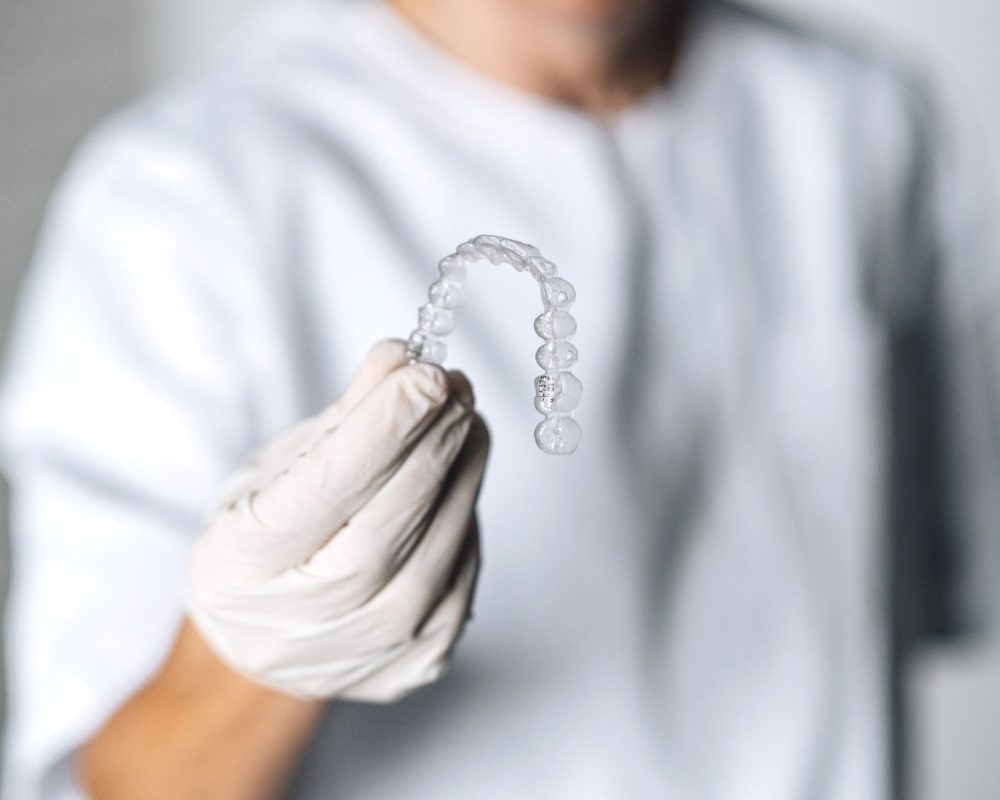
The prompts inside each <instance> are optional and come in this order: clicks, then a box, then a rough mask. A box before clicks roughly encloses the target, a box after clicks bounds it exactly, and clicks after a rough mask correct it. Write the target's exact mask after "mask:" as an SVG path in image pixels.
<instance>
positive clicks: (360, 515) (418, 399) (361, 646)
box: [187, 341, 488, 702]
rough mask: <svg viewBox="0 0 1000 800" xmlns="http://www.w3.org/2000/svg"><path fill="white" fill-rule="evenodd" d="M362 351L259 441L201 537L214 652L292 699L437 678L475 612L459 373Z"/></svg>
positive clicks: (481, 459) (484, 446) (471, 451)
mask: <svg viewBox="0 0 1000 800" xmlns="http://www.w3.org/2000/svg"><path fill="white" fill-rule="evenodd" d="M404 352H405V348H404V345H403V343H402V342H397V341H386V342H381V343H379V344H378V345H376V346H375V347H374V348H373V349H372V351H371V352H370V353H369V355H368V356H367V358H366V359H365V361H364V363H363V364H362V366H361V368H360V369H359V371H358V373H357V375H356V376H355V378H354V380H353V382H352V383H351V385H350V387H349V388H348V390H347V391H346V392H345V394H344V395H343V396H342V397H341V398H340V399H339V400H338V401H336V402H335V403H334V404H333V405H331V406H330V407H328V408H327V409H326V410H325V411H323V412H322V413H321V414H319V415H318V416H317V417H314V418H312V419H308V420H305V421H304V422H302V423H299V424H298V425H296V426H293V427H292V428H290V429H288V430H287V431H285V432H284V433H282V434H279V435H278V436H277V437H276V438H274V439H272V440H271V441H270V442H268V443H267V444H265V445H264V446H263V447H262V448H261V449H260V450H259V451H258V452H257V453H256V454H255V455H254V456H253V457H252V458H251V459H250V460H249V462H248V463H247V464H246V465H245V466H244V467H243V468H242V469H241V470H240V471H239V472H237V474H236V475H234V476H233V478H232V479H231V480H230V482H229V483H228V484H227V486H226V487H225V489H224V491H223V493H222V497H221V502H220V503H219V508H218V510H217V512H216V514H215V516H214V518H212V519H211V521H210V523H209V524H208V526H207V528H206V529H205V530H204V532H203V533H202V535H201V536H200V537H199V539H198V540H197V541H196V543H195V545H194V549H193V554H192V558H191V563H190V569H189V574H188V592H187V600H188V609H189V614H190V617H191V619H192V621H193V622H194V624H195V626H196V627H197V629H198V630H199V631H200V633H201V635H202V636H203V638H204V639H205V640H206V641H207V642H208V644H209V645H210V646H211V647H212V649H213V650H214V651H215V652H216V653H217V654H218V655H219V656H220V657H221V658H222V659H223V660H224V661H226V662H228V663H229V664H230V666H232V667H233V668H235V669H236V670H238V671H240V672H242V673H244V674H246V675H248V676H250V677H251V678H253V679H255V680H256V681H258V682H260V683H263V684H265V685H269V686H272V687H274V688H277V689H279V690H282V691H285V692H288V693H290V694H294V695H298V696H301V697H311V698H333V697H339V698H348V699H353V700H369V701H378V702H387V701H391V700H394V699H397V698H399V697H401V696H403V695H405V694H407V693H408V692H410V691H412V690H414V689H416V688H418V687H420V686H423V685H425V684H427V683H430V682H432V681H434V680H436V679H437V678H438V677H439V676H440V675H441V673H442V672H443V671H444V669H445V667H446V664H447V659H448V655H449V652H450V650H451V647H452V645H453V643H454V641H455V639H456V638H457V637H458V635H459V633H460V632H461V629H462V626H463V624H464V622H465V620H466V618H467V617H468V612H469V607H470V603H471V599H472V592H473V586H474V583H475V580H476V574H477V570H478V565H479V540H478V530H477V527H476V520H475V512H474V509H475V502H476V497H477V494H478V492H479V485H480V481H481V479H482V475H483V469H484V466H485V462H486V455H487V450H488V438H487V435H486V428H485V425H484V424H483V422H482V420H481V419H480V418H479V417H478V416H477V415H476V414H475V413H474V412H473V411H472V392H471V388H470V387H469V384H468V382H467V381H466V380H465V378H464V377H463V376H461V375H460V374H459V373H455V372H451V373H445V372H444V371H443V370H442V369H441V368H440V367H437V366H434V365H430V364H415V365H408V364H406V363H405V357H404Z"/></svg>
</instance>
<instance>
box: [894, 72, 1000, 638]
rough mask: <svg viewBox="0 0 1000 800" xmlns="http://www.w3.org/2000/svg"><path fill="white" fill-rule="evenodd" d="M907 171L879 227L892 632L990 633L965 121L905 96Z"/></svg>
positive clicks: (981, 371) (997, 401)
mask: <svg viewBox="0 0 1000 800" xmlns="http://www.w3.org/2000/svg"><path fill="white" fill-rule="evenodd" d="M902 95H903V105H904V107H905V109H906V111H905V115H904V116H905V122H904V130H903V131H902V133H901V135H900V140H901V141H902V142H903V147H902V148H901V149H902V150H903V151H904V152H905V154H906V155H905V163H906V169H905V170H903V171H902V174H903V177H902V178H901V179H900V181H899V183H898V185H897V189H898V193H896V194H895V201H894V205H895V207H896V208H897V209H898V216H897V219H898V220H899V221H900V223H899V224H898V226H897V225H891V226H889V227H890V229H891V230H892V231H893V234H894V239H895V240H896V242H897V244H896V245H894V246H893V249H894V251H895V255H896V256H897V257H896V258H894V259H893V261H894V263H896V264H897V265H898V266H897V268H896V269H895V270H894V274H895V279H894V283H895V287H894V289H893V296H894V297H895V299H896V300H897V301H898V302H897V305H896V312H897V313H896V315H895V325H894V328H893V329H894V336H893V340H892V343H891V344H892V348H891V350H892V377H893V381H892V383H893V391H892V400H891V402H892V411H893V414H894V452H893V456H894V461H893V464H892V467H893V480H894V486H893V489H894V491H893V504H892V506H893V507H892V518H893V521H894V523H895V524H894V526H893V527H894V541H893V555H894V566H895V567H896V576H895V587H894V588H895V592H894V600H895V603H894V606H895V607H894V617H895V625H896V627H897V629H898V630H899V632H900V634H901V636H902V638H904V639H910V640H912V639H914V638H919V637H921V636H927V635H956V634H970V633H980V634H981V633H987V632H993V633H995V632H1000V269H998V267H1000V265H998V262H997V260H996V255H995V242H993V240H992V234H993V230H992V225H991V224H990V215H989V209H990V204H989V203H988V201H987V197H986V192H985V191H984V188H983V187H984V186H985V184H986V183H987V177H988V170H987V168H986V166H985V159H983V158H981V157H979V156H980V154H981V153H982V147H981V146H980V144H979V142H978V141H977V138H976V135H975V132H974V130H973V128H972V127H971V126H967V125H966V124H965V121H966V120H967V119H969V118H970V115H968V114H967V113H965V112H964V110H962V109H960V108H954V107H951V106H950V105H948V104H945V103H943V102H942V101H941V100H940V99H938V98H936V97H934V96H933V93H932V92H931V91H929V90H928V88H927V87H926V86H923V85H921V84H919V83H917V82H909V83H907V84H906V86H905V88H904V90H903V92H902Z"/></svg>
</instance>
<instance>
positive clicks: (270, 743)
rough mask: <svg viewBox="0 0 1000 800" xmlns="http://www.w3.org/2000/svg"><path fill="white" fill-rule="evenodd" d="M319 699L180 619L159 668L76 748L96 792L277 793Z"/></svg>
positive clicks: (250, 796) (106, 796) (98, 796)
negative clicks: (235, 661) (262, 673)
mask: <svg viewBox="0 0 1000 800" xmlns="http://www.w3.org/2000/svg"><path fill="white" fill-rule="evenodd" d="M324 707H325V704H323V703H321V702H318V701H310V700H300V699H298V698H294V697H291V696H289V695H285V694H282V693H280V692H276V691H274V690H272V689H268V688H265V687H263V686H260V685H258V684H256V683H254V682H252V681H250V680H248V679H247V678H244V677H243V676H241V675H239V674H237V673H236V672H234V671H233V670H231V669H229V667H227V666H226V665H225V664H223V663H222V662H221V661H220V660H219V659H218V658H216V656H215V655H214V654H213V653H212V651H211V650H210V649H209V648H208V646H207V645H206V644H205V642H204V641H203V640H202V638H201V636H200V635H199V634H198V632H197V631H196V630H195V628H194V627H193V626H192V625H191V624H190V623H189V622H185V623H184V625H183V626H182V628H181V631H180V634H179V635H178V637H177V641H176V642H175V643H174V647H173V650H172V651H171V653H170V656H169V657H168V659H167V661H166V663H165V664H164V665H163V667H162V669H161V670H160V671H159V672H158V673H157V674H156V675H155V676H154V677H153V679H152V680H151V681H150V683H149V684H147V685H146V686H145V687H144V688H143V689H142V690H140V691H139V693H138V694H136V695H135V696H133V697H132V698H131V699H130V700H129V701H128V702H126V703H125V705H124V706H122V707H121V708H120V709H119V710H118V712H117V713H116V714H114V716H112V718H111V719H110V720H109V721H108V722H107V724H106V725H105V726H104V727H103V728H102V729H101V730H100V731H99V732H98V733H97V734H96V735H95V736H94V738H93V739H91V741H90V742H89V743H88V744H87V745H86V746H85V747H84V749H83V751H82V754H81V761H80V767H81V774H82V779H83V783H84V785H85V787H86V788H87V790H88V791H89V792H90V793H91V795H92V796H93V797H94V799H95V800H116V798H129V800H154V799H155V798H177V797H188V798H213V800H227V798H234V799H235V798H239V800H255V799H256V798H268V797H274V796H276V795H277V794H278V793H279V792H280V791H281V789H282V788H283V786H284V784H285V782H286V780H287V778H288V776H289V774H290V773H291V770H292V768H293V767H294V765H295V762H296V761H297V759H298V756H299V755H300V753H301V751H302V749H303V748H304V746H305V744H306V742H307V741H308V738H309V735H310V733H311V732H312V731H313V729H314V728H315V726H316V724H317V722H318V721H319V719H320V717H321V715H322V713H323V709H324Z"/></svg>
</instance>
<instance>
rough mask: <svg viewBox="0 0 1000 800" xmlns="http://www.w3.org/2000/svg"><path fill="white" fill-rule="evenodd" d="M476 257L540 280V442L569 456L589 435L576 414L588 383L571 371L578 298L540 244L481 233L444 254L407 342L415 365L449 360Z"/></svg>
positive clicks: (408, 354) (547, 450)
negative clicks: (450, 336)
mask: <svg viewBox="0 0 1000 800" xmlns="http://www.w3.org/2000/svg"><path fill="white" fill-rule="evenodd" d="M475 261H489V262H491V263H493V264H508V265H510V266H512V267H513V268H514V269H515V270H517V271H518V272H527V273H528V274H529V275H531V277H532V278H534V279H535V280H536V281H538V285H539V288H540V289H541V295H542V306H543V311H542V313H541V315H539V316H538V318H537V319H536V320H535V332H536V333H537V334H538V335H539V336H540V337H541V338H542V339H544V340H545V343H544V344H543V345H542V346H541V347H539V348H538V350H537V351H536V353H535V361H537V362H538V365H539V366H540V367H541V368H542V369H543V370H544V372H543V373H542V374H541V375H539V376H538V377H537V378H535V408H536V409H537V410H538V412H539V413H540V414H542V415H543V416H544V417H545V418H544V419H543V420H542V421H541V422H539V423H538V425H537V426H536V427H535V443H536V444H537V445H538V447H539V449H540V450H542V451H543V452H545V453H548V454H549V455H569V454H570V453H572V452H573V451H574V450H576V447H577V445H578V444H579V443H580V437H581V436H582V435H583V431H582V430H581V429H580V425H579V424H578V423H577V421H576V420H575V419H574V418H573V411H574V410H575V409H576V407H577V406H578V405H579V404H580V397H581V395H582V394H583V384H582V383H580V379H579V378H577V377H576V375H574V374H573V373H572V372H569V371H568V370H569V368H570V367H572V366H573V365H574V364H575V363H576V361H577V358H578V357H579V353H578V352H577V349H576V347H574V346H573V344H571V343H570V341H569V340H570V339H571V338H572V337H573V334H574V333H576V320H575V319H574V318H573V316H572V315H571V314H570V313H569V311H568V310H567V309H569V308H570V307H571V306H572V305H573V302H574V301H575V300H576V290H575V289H574V288H573V284H571V283H570V282H569V281H568V280H566V279H565V278H561V277H559V274H558V270H557V269H556V265H555V264H553V263H552V262H551V261H549V260H548V259H546V258H543V257H542V255H541V253H540V252H539V251H538V248H537V247H534V246H533V245H530V244H524V243H523V242H518V241H515V240H514V239H507V238H505V237H503V236H488V235H480V236H475V237H473V238H472V239H470V240H469V241H467V242H463V243H462V244H460V245H459V246H458V247H457V248H455V252H454V253H450V254H449V255H446V256H445V257H444V258H442V259H441V261H440V263H439V264H438V272H439V273H440V275H441V277H440V278H439V279H438V280H436V281H435V282H434V283H432V284H431V287H430V289H429V290H428V292H427V296H428V298H429V299H430V302H429V303H427V304H426V305H423V306H421V307H420V309H419V312H418V320H417V327H416V329H415V330H414V331H413V332H412V333H411V334H410V337H409V339H408V340H407V342H406V357H407V358H408V359H409V360H410V362H411V363H412V362H415V361H424V362H428V363H433V364H440V363H442V362H443V361H444V359H445V356H446V355H447V352H448V348H447V346H446V345H445V342H444V340H443V339H442V338H441V337H443V336H447V335H448V334H449V333H451V332H452V331H453V330H454V329H455V315H454V313H453V312H454V309H456V308H458V307H459V306H461V305H462V303H464V302H465V290H464V288H463V286H462V283H463V282H464V280H465V277H466V268H467V266H468V265H469V264H470V263H473V262H475Z"/></svg>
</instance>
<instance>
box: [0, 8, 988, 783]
mask: <svg viewBox="0 0 1000 800" xmlns="http://www.w3.org/2000/svg"><path fill="white" fill-rule="evenodd" d="M254 2H255V0H172V2H165V0H90V1H89V2H87V3H72V2H65V0H62V1H61V2H56V0H8V1H7V2H6V3H5V4H4V7H3V9H2V11H0V328H2V326H3V325H4V324H5V323H6V319H7V314H8V311H9V307H10V300H11V290H12V287H13V285H14V282H15V280H16V278H17V276H18V275H19V274H20V272H21V270H22V268H23V267H24V266H25V264H27V262H28V260H29V257H30V253H31V249H32V245H33V241H34V238H35V234H36V230H37V226H38V222H39V219H40V216H41V213H42V209H43V206H44V203H45V198H46V196H47V195H48V192H49V191H50V189H51V187H52V184H53V182H54V181H55V179H56V177H57V176H58V174H59V173H60V171H61V169H62V168H63V165H64V163H65V160H66V157H67V155H68V153H69V152H70V150H71V148H72V146H73V144H74V143H75V142H76V141H77V140H78V139H79V137H80V136H81V135H82V134H83V132H85V131H86V130H87V129H88V128H89V127H91V126H92V125H93V124H94V122H95V121H96V120H97V119H99V118H100V117H102V116H103V115H104V114H106V113H107V112H108V111H109V110H110V109H112V108H113V107H115V106H116V105H118V104H120V103H121V102H123V101H125V100H127V99H128V98H129V97H131V96H133V95H134V94H135V93H136V92H138V91H140V90H142V89H144V88H145V87H148V86H150V85H153V84H155V83H157V82H159V81H161V80H164V79H166V78H168V77H169V76H170V75H172V74H174V73H175V72H177V71H179V70H182V69H185V68H188V67H189V66H190V65H191V64H193V63H196V61H197V60H198V58H200V57H201V56H202V55H203V54H204V53H205V52H206V51H207V50H208V49H209V48H210V47H211V45H212V43H213V42H214V41H215V40H216V38H217V37H218V36H219V35H220V34H221V33H222V32H223V31H224V30H225V29H226V28H227V27H228V26H229V25H230V24H231V23H232V21H233V20H235V19H236V18H238V17H239V16H240V14H242V13H243V12H244V10H245V9H247V8H249V7H250V6H251V5H253V3H254ZM757 2H760V3H761V4H765V5H768V6H772V7H775V8H788V9H791V10H793V11H795V12H796V13H807V14H810V15H813V16H817V17H822V18H825V19H828V20H831V21H832V22H833V23H834V24H835V25H837V26H839V27H842V28H846V29H848V30H857V31H860V32H862V33H863V34H865V35H868V36H874V37H876V38H879V39H882V40H884V41H887V42H889V43H891V44H892V45H893V46H895V47H897V48H898V49H901V50H902V51H903V52H908V53H910V54H912V56H913V57H914V59H915V60H917V61H919V62H923V63H924V64H925V65H926V66H927V68H928V70H929V71H930V72H932V73H933V74H935V75H937V76H938V78H939V80H940V82H941V83H942V84H943V85H944V86H945V87H947V88H948V90H949V91H950V92H952V93H956V94H958V95H960V96H961V97H962V98H963V99H964V100H965V101H966V102H967V104H968V105H969V107H970V108H971V109H972V112H973V114H974V115H975V116H976V117H977V118H978V121H979V123H980V125H981V128H982V131H983V140H984V142H985V143H986V145H987V153H988V155H989V156H990V164H989V165H988V169H989V170H991V171H992V174H993V176H994V186H1000V91H997V90H996V88H995V85H994V84H995V81H996V78H997V77H998V76H1000V48H997V47H996V46H995V43H994V40H995V37H996V34H997V32H1000V2H997V1H996V0H953V1H952V2H947V3H946V2H940V0H757ZM997 210H998V216H997V220H998V225H997V229H998V230H1000V204H998V208H997ZM5 562H6V559H5V558H2V557H0V574H2V571H3V565H4V563H5ZM909 686H910V697H911V703H912V709H913V718H914V720H915V722H916V726H915V732H914V734H913V746H914V753H915V756H916V758H914V760H913V766H912V776H913V780H912V781H911V785H912V786H914V787H915V789H916V790H917V793H916V797H917V798H918V800H954V798H986V797H1000V760H998V759H997V758H996V755H995V753H996V752H998V751H1000V714H997V713H996V711H995V710H996V709H1000V645H993V644H989V643H986V644H965V645H961V646H951V647H941V646H939V647H928V648H927V650H926V652H925V654H924V655H923V656H922V657H921V658H919V659H918V660H917V662H916V663H915V664H914V666H913V668H912V670H911V673H910V675H909Z"/></svg>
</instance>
